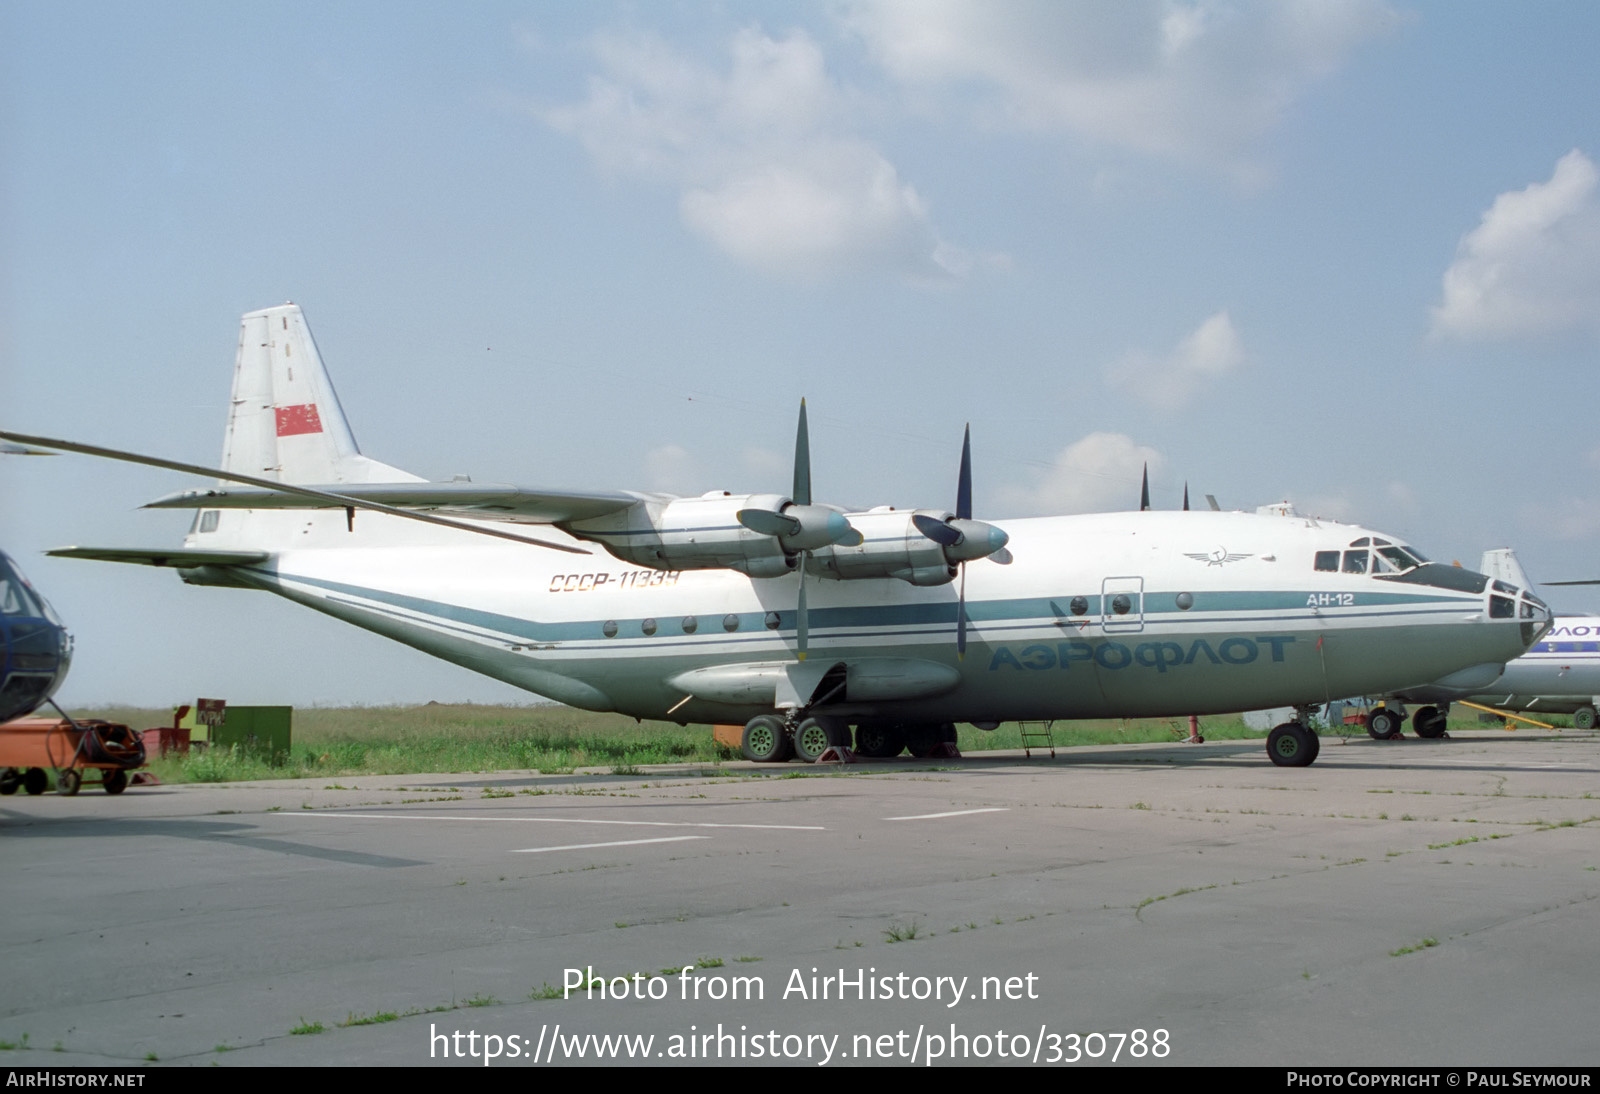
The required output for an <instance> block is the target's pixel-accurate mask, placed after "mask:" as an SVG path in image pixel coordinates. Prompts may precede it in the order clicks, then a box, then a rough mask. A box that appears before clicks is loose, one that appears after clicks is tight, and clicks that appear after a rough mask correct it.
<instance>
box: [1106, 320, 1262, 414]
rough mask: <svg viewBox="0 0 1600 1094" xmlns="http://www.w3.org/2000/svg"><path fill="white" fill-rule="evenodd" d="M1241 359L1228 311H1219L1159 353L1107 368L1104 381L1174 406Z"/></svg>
mask: <svg viewBox="0 0 1600 1094" xmlns="http://www.w3.org/2000/svg"><path fill="white" fill-rule="evenodd" d="M1243 363H1244V343H1243V342H1241V341H1240V340H1239V332H1238V331H1237V330H1236V329H1235V328H1234V325H1233V320H1232V319H1230V318H1229V317H1228V313H1227V312H1226V311H1219V312H1217V314H1215V315H1213V316H1211V318H1209V319H1207V320H1206V321H1205V322H1204V323H1201V324H1200V326H1199V327H1198V328H1196V329H1195V330H1194V331H1193V332H1192V333H1191V334H1189V335H1188V336H1186V337H1185V338H1184V339H1183V340H1182V341H1180V342H1179V343H1178V344H1177V345H1176V346H1174V347H1173V348H1172V350H1171V351H1170V352H1168V353H1167V354H1165V355H1163V356H1159V357H1155V356H1151V355H1149V354H1145V353H1130V354H1129V355H1128V356H1126V357H1124V358H1123V359H1122V360H1121V361H1118V362H1117V363H1116V364H1114V365H1112V366H1111V367H1110V368H1108V369H1107V370H1106V382H1107V383H1109V384H1111V385H1112V386H1114V387H1122V388H1126V389H1127V390H1129V391H1131V392H1133V394H1134V395H1136V396H1137V397H1138V398H1140V399H1142V400H1144V401H1145V402H1146V403H1148V404H1150V405H1151V406H1154V407H1157V408H1159V409H1162V410H1174V409H1177V408H1179V407H1181V406H1183V405H1185V404H1186V403H1188V402H1189V401H1190V400H1191V399H1193V398H1194V397H1195V396H1196V395H1197V394H1198V393H1199V392H1200V391H1201V389H1203V388H1204V387H1206V386H1207V385H1209V384H1212V383H1214V382H1216V381H1217V380H1220V379H1222V378H1223V377H1225V376H1227V375H1229V374H1230V373H1232V372H1234V371H1235V370H1237V369H1238V368H1239V366H1240V365H1241V364H1243Z"/></svg>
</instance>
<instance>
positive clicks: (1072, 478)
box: [996, 433, 1176, 516]
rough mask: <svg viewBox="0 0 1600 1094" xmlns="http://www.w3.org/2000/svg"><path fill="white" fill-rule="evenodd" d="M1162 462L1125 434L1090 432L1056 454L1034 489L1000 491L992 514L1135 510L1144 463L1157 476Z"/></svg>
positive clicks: (1157, 454) (1150, 451)
mask: <svg viewBox="0 0 1600 1094" xmlns="http://www.w3.org/2000/svg"><path fill="white" fill-rule="evenodd" d="M1163 463H1164V460H1163V458H1162V456H1161V454H1160V453H1159V452H1157V451H1156V450H1155V449H1153V448H1149V447H1146V446H1144V445H1139V444H1135V443H1134V441H1133V438H1132V437H1129V436H1127V435H1126V434H1122V433H1091V434H1089V435H1088V436H1087V437H1085V438H1083V439H1082V440H1081V441H1078V442H1076V443H1074V444H1072V445H1069V446H1068V447H1066V448H1064V449H1062V450H1061V451H1060V452H1059V453H1057V455H1056V458H1055V462H1054V463H1053V464H1052V465H1051V467H1050V469H1049V470H1048V471H1047V472H1045V473H1044V475H1043V477H1042V478H1041V479H1040V480H1039V482H1038V483H1037V484H1035V485H1034V486H1032V487H1015V486H1013V487H1007V488H1004V489H1002V490H1001V491H1000V494H999V501H1000V505H999V507H998V509H997V510H996V511H997V512H1002V513H1005V514H1006V515H1007V516H1040V515H1051V516H1054V515H1058V514H1064V513H1100V512H1114V511H1122V510H1129V509H1137V508H1139V483H1140V476H1141V473H1142V471H1143V469H1144V467H1145V466H1146V465H1147V464H1148V465H1149V467H1150V470H1151V471H1152V472H1153V473H1159V471H1160V469H1161V466H1162V464H1163ZM1171 507H1172V508H1176V505H1173V506H1171Z"/></svg>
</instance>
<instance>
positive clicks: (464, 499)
mask: <svg viewBox="0 0 1600 1094" xmlns="http://www.w3.org/2000/svg"><path fill="white" fill-rule="evenodd" d="M308 489H310V490H313V491H317V492H319V493H323V494H324V495H333V496H332V497H324V498H317V497H315V496H307V495H306V494H303V493H289V492H287V491H281V490H251V489H238V488H234V489H212V490H185V491H183V492H182V493H179V494H168V495H167V496H166V497H162V498H157V499H156V500H155V501H152V502H150V503H148V504H147V505H146V506H145V508H146V509H342V508H344V506H345V505H346V504H348V500H347V499H353V500H356V501H362V502H369V503H377V504H381V505H385V506H389V507H391V508H394V509H405V510H408V511H412V512H429V513H438V514H442V515H445V516H453V517H461V518H467V519H473V520H500V521H507V522H510V523H513V524H555V523H558V522H561V521H575V520H588V519H589V518H591V517H602V516H605V515H606V514H608V513H615V512H618V511H619V510H622V509H626V508H628V506H630V505H634V504H636V503H637V502H638V501H639V500H640V499H639V498H638V497H637V496H636V495H633V494H624V493H621V492H619V491H604V492H600V493H583V492H580V491H575V490H530V489H526V488H523V487H520V486H510V485H504V484H500V483H477V482H378V483H337V484H330V485H327V486H310V487H308Z"/></svg>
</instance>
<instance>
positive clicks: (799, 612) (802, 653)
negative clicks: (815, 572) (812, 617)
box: [794, 563, 808, 661]
mask: <svg viewBox="0 0 1600 1094" xmlns="http://www.w3.org/2000/svg"><path fill="white" fill-rule="evenodd" d="M806 623H807V620H806V568H805V564H804V563H802V564H801V566H800V600H799V604H798V606H797V607H796V609H795V613H794V644H795V652H796V653H797V654H798V655H799V659H800V660H801V661H804V660H805V659H806V637H807V634H808V630H807V627H806Z"/></svg>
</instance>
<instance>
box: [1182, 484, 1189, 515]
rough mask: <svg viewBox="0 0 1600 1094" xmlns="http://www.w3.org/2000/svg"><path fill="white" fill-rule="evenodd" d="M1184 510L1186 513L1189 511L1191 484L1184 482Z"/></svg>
mask: <svg viewBox="0 0 1600 1094" xmlns="http://www.w3.org/2000/svg"><path fill="white" fill-rule="evenodd" d="M1183 511H1184V512H1185V513H1187V512H1188V511H1189V484H1188V483H1184V484H1183Z"/></svg>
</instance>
